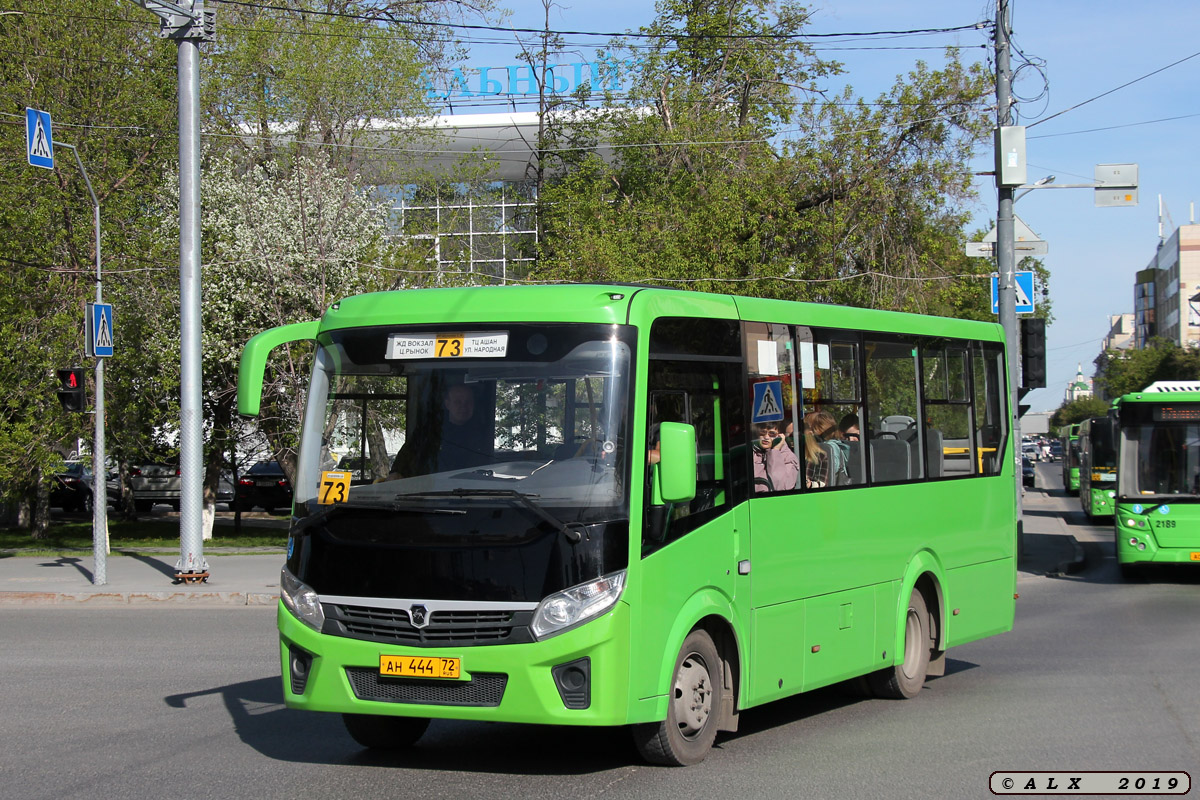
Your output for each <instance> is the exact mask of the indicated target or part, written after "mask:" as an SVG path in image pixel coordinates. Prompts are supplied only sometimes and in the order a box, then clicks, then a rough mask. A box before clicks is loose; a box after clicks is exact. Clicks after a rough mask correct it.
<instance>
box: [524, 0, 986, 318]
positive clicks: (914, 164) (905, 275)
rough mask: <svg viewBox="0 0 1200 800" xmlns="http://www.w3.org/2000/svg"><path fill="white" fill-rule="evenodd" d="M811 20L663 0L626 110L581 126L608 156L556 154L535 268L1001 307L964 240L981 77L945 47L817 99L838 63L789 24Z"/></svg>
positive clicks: (788, 10) (548, 272) (570, 275)
mask: <svg viewBox="0 0 1200 800" xmlns="http://www.w3.org/2000/svg"><path fill="white" fill-rule="evenodd" d="M806 21H807V17H806V16H805V13H804V12H803V10H802V9H799V8H798V7H796V6H793V5H791V4H789V3H778V4H776V3H770V2H746V3H743V2H732V1H731V0H710V1H709V2H682V0H680V1H679V2H664V3H662V4H660V14H659V18H658V19H657V20H656V21H655V23H654V24H653V25H651V26H650V27H649V28H648V29H647V30H646V31H645V32H648V33H656V34H659V35H660V36H661V37H663V38H658V39H654V40H652V42H651V43H650V44H649V52H648V54H646V55H645V56H644V57H642V58H641V59H640V60H639V61H638V62H637V66H636V67H635V74H634V77H633V86H634V88H633V89H632V90H631V94H632V95H633V96H634V98H633V99H631V100H630V101H628V104H627V107H626V109H625V112H624V113H613V114H610V115H608V116H605V117H603V118H601V119H599V120H597V121H596V122H595V123H594V124H593V125H592V126H591V127H590V128H588V127H586V126H583V125H578V124H577V125H575V126H574V127H575V128H583V129H584V131H583V133H581V134H578V136H579V139H580V140H581V141H583V142H587V141H597V140H599V138H601V136H603V138H605V139H608V140H610V141H612V142H613V143H614V145H615V148H616V156H615V157H614V159H613V161H612V162H611V163H608V162H605V161H604V160H603V159H601V158H600V157H599V156H597V155H595V154H591V155H590V156H586V157H582V158H577V159H576V160H575V161H574V162H570V161H566V160H564V163H563V164H562V166H561V170H560V173H559V176H558V177H557V178H556V179H555V180H552V181H551V182H550V185H548V186H547V188H546V190H545V191H544V192H543V193H542V195H541V198H540V199H541V204H540V209H539V210H540V212H541V215H542V218H543V223H544V227H545V236H544V238H543V239H542V243H541V252H540V261H539V263H538V265H537V266H536V268H535V271H534V273H533V275H534V277H539V278H546V279H566V280H619V281H642V282H667V283H673V284H676V285H682V286H687V287H689V288H697V289H704V290H712V291H730V292H741V293H746V292H751V293H754V294H757V295H765V296H776V297H783V298H788V299H807V300H817V301H822V302H835V303H844V304H849V305H860V306H870V307H879V308H893V309H899V310H907V311H920V312H925V313H937V314H947V315H954V316H965V317H975V318H981V319H989V318H991V314H990V313H989V311H990V309H989V304H988V297H989V291H988V273H990V270H991V268H990V265H988V264H985V263H981V262H980V261H979V260H978V259H970V258H967V257H966V256H965V254H964V253H963V246H962V245H963V227H964V225H965V224H966V223H967V221H968V219H969V214H968V213H967V206H968V205H969V203H970V202H971V201H972V200H973V199H974V197H973V194H972V189H971V185H972V184H971V180H972V176H971V173H970V171H969V169H968V162H969V159H970V156H971V154H972V151H973V148H974V146H975V145H976V144H978V143H979V142H980V141H981V140H982V137H983V136H984V133H985V130H984V128H985V127H986V125H985V123H984V122H983V120H982V115H980V114H979V110H980V106H981V103H982V102H983V101H984V100H985V99H986V96H987V94H988V92H989V87H990V79H989V77H988V76H987V75H986V74H984V73H983V72H982V70H981V69H980V68H978V67H965V66H963V65H962V64H961V62H960V61H959V59H958V56H957V54H956V53H955V52H954V51H949V52H948V53H947V56H946V63H945V65H944V66H943V68H941V69H940V70H933V69H930V68H929V67H928V66H926V65H925V64H923V63H918V64H917V65H916V67H915V68H914V70H913V71H912V72H911V73H910V74H909V75H908V76H906V77H904V78H902V79H898V80H897V81H896V84H895V85H894V86H893V87H892V89H891V90H890V91H889V92H888V93H886V94H885V95H883V96H881V97H880V98H878V100H877V101H876V102H875V103H867V102H865V101H863V100H856V99H855V98H854V97H853V95H852V93H851V91H850V90H849V89H847V90H846V92H845V93H844V94H842V95H839V96H837V97H833V98H830V99H825V98H824V97H823V96H822V95H821V89H820V86H819V84H820V82H821V81H822V80H824V79H825V78H826V77H827V76H829V75H830V74H832V73H834V72H835V71H836V70H837V69H838V66H837V65H836V64H831V63H827V62H823V61H821V60H819V59H817V58H815V57H814V56H813V55H812V53H811V52H810V51H809V50H808V49H807V47H806V46H805V45H804V44H802V43H801V40H799V39H793V38H787V37H789V36H793V35H797V34H799V33H800V32H801V31H802V30H803V28H804V25H805V24H806ZM768 33H769V34H771V35H770V36H768V35H767V34H768ZM651 102H652V103H653V112H652V113H647V112H646V111H645V110H644V109H645V107H646V105H647V104H648V103H651ZM788 126H792V127H798V128H799V129H800V130H801V132H802V133H801V135H800V136H795V135H794V134H793V135H789V136H782V135H781V134H783V133H784V132H785V131H791V128H790V127H788ZM568 152H577V151H574V150H569V151H568ZM650 265H653V266H652V267H651V266H650Z"/></svg>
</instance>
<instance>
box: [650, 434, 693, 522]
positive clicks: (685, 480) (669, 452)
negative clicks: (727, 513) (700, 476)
mask: <svg viewBox="0 0 1200 800" xmlns="http://www.w3.org/2000/svg"><path fill="white" fill-rule="evenodd" d="M658 433H659V441H660V445H659V453H660V456H659V462H658V470H657V473H658V494H659V497H661V498H662V501H663V502H664V503H687V502H689V501H691V499H692V498H694V497H695V496H696V429H695V428H693V427H692V426H691V425H687V424H684V423H682V422H664V423H663V424H662V426H661V427H660V428H659V432H658Z"/></svg>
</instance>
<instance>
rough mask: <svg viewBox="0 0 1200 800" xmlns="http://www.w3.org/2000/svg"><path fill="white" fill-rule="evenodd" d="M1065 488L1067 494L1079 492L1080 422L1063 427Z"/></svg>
mask: <svg viewBox="0 0 1200 800" xmlns="http://www.w3.org/2000/svg"><path fill="white" fill-rule="evenodd" d="M1062 431H1063V433H1062V451H1063V455H1062V471H1063V488H1064V489H1066V490H1067V494H1079V423H1078V422H1076V423H1075V424H1074V425H1067V426H1066V427H1064V428H1063V429H1062Z"/></svg>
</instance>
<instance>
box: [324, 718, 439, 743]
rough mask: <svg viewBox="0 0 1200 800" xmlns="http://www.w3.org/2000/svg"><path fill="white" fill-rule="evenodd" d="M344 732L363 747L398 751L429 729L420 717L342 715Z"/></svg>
mask: <svg viewBox="0 0 1200 800" xmlns="http://www.w3.org/2000/svg"><path fill="white" fill-rule="evenodd" d="M342 722H343V723H345V725H346V731H347V732H348V733H349V734H350V736H351V737H352V738H353V739H354V741H356V742H358V743H359V744H361V745H362V746H363V747H367V748H370V749H372V750H399V749H401V748H404V747H408V746H409V745H411V744H413V743H414V742H416V741H417V739H420V738H421V735H422V734H424V733H425V729H426V728H428V727H429V720H428V719H424V718H422V717H382V716H378V715H375V714H342Z"/></svg>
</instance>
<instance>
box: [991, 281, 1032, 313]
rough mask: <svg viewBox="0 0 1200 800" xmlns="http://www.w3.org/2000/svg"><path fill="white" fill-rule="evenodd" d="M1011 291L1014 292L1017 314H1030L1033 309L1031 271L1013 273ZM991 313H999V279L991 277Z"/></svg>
mask: <svg viewBox="0 0 1200 800" xmlns="http://www.w3.org/2000/svg"><path fill="white" fill-rule="evenodd" d="M1013 283H1014V286H1013V289H1014V290H1015V292H1016V306H1017V313H1018V314H1032V313H1033V307H1034V297H1033V271H1032V270H1021V271H1018V272H1014V273H1013ZM992 313H993V314H999V313H1000V277H999V276H998V275H992Z"/></svg>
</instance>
